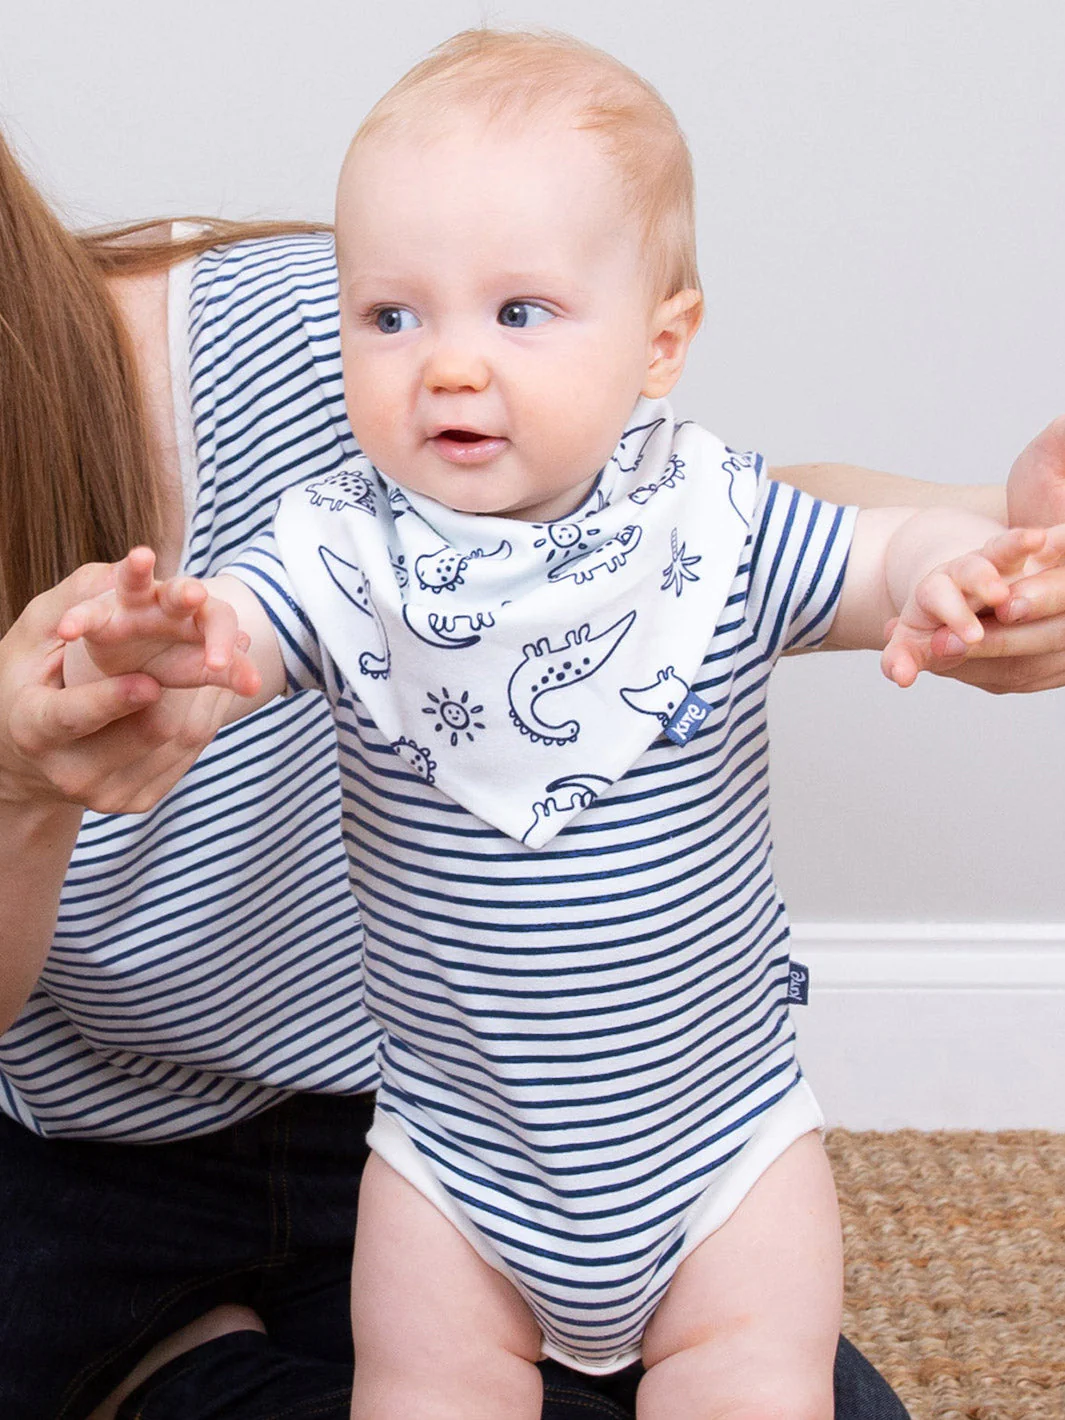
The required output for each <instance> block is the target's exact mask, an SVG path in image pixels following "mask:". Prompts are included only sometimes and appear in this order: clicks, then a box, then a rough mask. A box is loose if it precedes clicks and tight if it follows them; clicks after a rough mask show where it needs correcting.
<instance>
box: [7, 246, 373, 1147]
mask: <svg viewBox="0 0 1065 1420" xmlns="http://www.w3.org/2000/svg"><path fill="white" fill-rule="evenodd" d="M189 339H190V345H191V349H190V357H191V358H190V374H191V388H192V406H193V408H192V415H193V421H194V429H195V439H196V446H197V453H198V463H199V489H198V494H197V497H196V506H195V508H194V509H193V510H190V511H191V524H190V529H189V542H188V557H187V560H186V563H185V566H186V569H187V570H188V571H189V572H191V573H194V574H197V575H204V574H210V573H212V572H214V571H215V570H216V569H217V568H219V567H221V566H223V565H224V564H225V563H226V562H228V561H230V560H231V559H232V558H233V556H234V554H235V553H236V552H238V551H239V550H240V549H241V548H242V547H243V546H244V545H245V544H246V543H247V542H249V541H251V540H252V539H254V538H255V537H256V536H257V535H258V534H260V533H261V532H262V531H263V529H264V528H266V527H268V526H269V523H270V520H271V517H272V514H273V511H274V506H275V504H276V501H277V499H278V497H279V496H280V494H281V493H282V492H283V491H284V489H285V488H286V487H287V486H288V485H289V484H291V483H293V482H295V481H302V480H303V479H305V478H307V477H310V476H311V475H312V474H315V473H320V472H323V471H328V470H331V469H334V468H336V467H338V466H339V465H340V464H341V463H342V462H343V461H344V460H345V459H346V458H349V457H350V456H351V453H352V450H353V447H354V445H353V443H352V440H351V433H350V430H349V429H348V426H347V421H346V418H345V414H344V404H343V391H342V387H341V379H340V344H339V334H338V329H337V297H336V270H335V264H334V258H333V247H332V241H331V239H330V238H328V237H317V236H312V237H301V238H287V239H284V240H279V239H275V240H271V241H260V242H252V243H241V244H238V245H235V246H230V247H226V248H222V249H219V250H216V251H213V252H209V253H208V254H207V255H205V256H204V257H202V258H200V260H199V261H198V262H197V263H196V266H195V269H194V272H193V278H192V288H191V298H190V309H189ZM335 757H336V752H335V738H334V733H333V726H332V718H331V716H330V714H329V710H328V707H327V706H326V704H325V701H324V700H323V698H322V697H321V696H320V695H318V694H315V693H313V692H309V693H307V694H304V695H297V696H294V697H292V698H290V699H288V700H285V701H276V702H275V703H274V704H273V705H270V706H268V707H267V708H266V709H264V710H263V711H261V712H260V713H259V714H257V715H255V716H253V717H251V718H250V719H248V720H245V721H243V722H242V723H240V724H237V725H234V726H231V727H229V728H228V729H226V730H224V731H223V732H222V733H221V735H220V736H219V737H218V739H217V741H216V742H215V743H214V744H213V745H212V746H211V747H210V748H209V749H208V751H207V752H206V754H205V755H204V756H203V758H202V759H201V760H200V761H199V763H198V764H197V765H196V766H195V767H194V768H193V769H192V771H191V772H190V773H189V774H188V775H186V777H185V778H184V779H183V780H182V782H181V783H180V784H179V785H178V786H177V787H176V788H175V789H174V790H173V791H172V792H171V793H170V794H169V795H168V796H167V797H166V799H165V800H164V801H163V802H162V803H161V804H160V805H159V806H158V807H157V808H156V809H155V810H154V811H153V812H152V813H150V814H147V815H145V816H138V817H133V816H126V815H121V816H119V815H109V816H101V815H98V814H93V813H88V814H86V816H85V821H84V827H83V829H82V832H81V835H80V837H79V839H78V843H77V847H76V850H75V853H74V858H73V862H72V864H71V868H70V873H69V876H68V879H67V882H66V885H65V888H64V891H63V897H62V904H61V908H60V917H59V924H58V929H57V932H56V937H55V943H54V946H53V948H52V951H51V954H50V955H49V958H48V961H47V964H46V967H45V971H44V973H43V975H42V977H41V981H40V984H39V986H38V988H37V990H36V991H35V992H34V994H33V996H32V997H31V999H30V1001H29V1002H28V1004H27V1005H26V1007H25V1009H24V1010H23V1012H22V1014H21V1016H20V1018H19V1020H18V1021H17V1022H16V1023H15V1025H14V1026H12V1028H11V1029H10V1030H9V1031H8V1032H7V1034H6V1035H5V1036H4V1037H3V1040H2V1042H0V1106H2V1107H3V1108H4V1109H5V1110H6V1112H7V1113H9V1114H10V1115H12V1116H13V1117H14V1118H16V1119H18V1120H21V1121H22V1122H23V1123H24V1124H26V1125H27V1126H28V1127H29V1128H31V1129H34V1130H36V1131H38V1132H39V1133H42V1134H55V1135H66V1136H84V1137H108V1138H115V1139H131V1140H152V1139H164V1138H173V1137H176V1136H179V1135H184V1134H192V1133H198V1132H203V1131H207V1130H211V1129H217V1128H220V1127H222V1126H224V1125H225V1124H228V1123H230V1122H231V1121H233V1120H235V1119H239V1118H241V1117H243V1116H246V1115H249V1114H251V1113H254V1112H255V1111H256V1110H258V1109H261V1108H263V1107H264V1106H265V1105H267V1104H269V1103H270V1102H271V1101H272V1100H274V1099H276V1098H277V1097H278V1094H279V1092H281V1091H288V1090H294V1089H301V1090H322V1091H335V1092H344V1093H347V1092H354V1091H359V1090H363V1089H367V1088H371V1087H372V1086H373V1085H374V1084H375V1082H376V1072H375V1065H374V1049H375V1044H376V1032H375V1031H374V1030H373V1028H372V1027H371V1026H370V1024H369V1022H368V1020H367V1017H366V1015H365V1011H364V1009H363V1007H362V983H361V947H362V943H361V932H360V928H359V924H358V918H357V914H356V912H355V910H354V907H353V904H352V901H351V897H350V893H349V889H348V885H347V874H346V865H345V861H344V853H343V848H342V846H341V842H340V837H339V834H338V832H337V814H338V812H339V794H338V788H337V777H336V763H335Z"/></svg>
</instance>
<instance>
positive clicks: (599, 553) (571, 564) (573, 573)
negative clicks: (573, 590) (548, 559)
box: [547, 523, 641, 585]
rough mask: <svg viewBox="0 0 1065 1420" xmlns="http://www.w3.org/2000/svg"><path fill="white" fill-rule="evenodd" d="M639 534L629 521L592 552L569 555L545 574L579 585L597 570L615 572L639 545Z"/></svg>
mask: <svg viewBox="0 0 1065 1420" xmlns="http://www.w3.org/2000/svg"><path fill="white" fill-rule="evenodd" d="M640 536H641V534H640V529H639V528H638V527H636V526H634V525H633V524H631V523H630V524H629V526H628V527H627V528H622V529H621V531H620V532H619V533H618V534H617V536H616V537H612V538H608V539H607V541H606V542H604V543H601V544H600V546H599V547H597V548H596V549H595V551H594V552H585V553H582V554H581V556H580V557H571V558H570V559H569V560H568V561H567V562H563V563H561V564H560V565H559V566H558V567H554V568H552V570H551V571H550V572H548V574H547V576H548V580H549V581H552V582H560V581H562V580H563V579H565V578H571V579H572V580H573V581H574V582H576V583H577V584H578V585H579V584H580V583H581V582H590V581H591V580H592V578H593V577H594V576H595V574H596V573H597V572H616V571H618V569H619V568H621V567H624V565H625V563H626V562H627V561H628V559H629V554H630V553H631V552H633V551H634V550H635V548H636V547H637V546H638V545H639V541H640Z"/></svg>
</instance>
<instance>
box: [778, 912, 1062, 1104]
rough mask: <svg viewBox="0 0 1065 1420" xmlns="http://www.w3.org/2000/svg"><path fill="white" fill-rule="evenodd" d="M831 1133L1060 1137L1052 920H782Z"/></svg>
mask: <svg viewBox="0 0 1065 1420" xmlns="http://www.w3.org/2000/svg"><path fill="white" fill-rule="evenodd" d="M792 947H793V955H794V956H795V958H796V959H797V960H799V961H801V962H804V963H805V964H806V966H808V967H809V969H810V1003H809V1005H808V1006H800V1007H796V1008H794V1010H793V1012H792V1017H793V1019H794V1021H795V1025H796V1029H797V1031H798V1034H799V1054H800V1059H801V1060H802V1064H803V1069H804V1070H805V1072H806V1074H807V1076H808V1078H809V1080H810V1082H811V1084H812V1085H813V1087H814V1090H815V1091H816V1093H817V1096H818V1098H819V1099H820V1101H821V1105H822V1108H823V1109H824V1111H825V1114H826V1116H827V1118H828V1122H829V1124H830V1125H833V1124H836V1125H843V1126H845V1127H847V1128H849V1129H903V1128H914V1129H1054V1130H1065V923H1016V924H1014V923H960V924H959V923H912V924H911V923H904V922H903V923H872V924H864V923H811V922H807V923H801V922H800V923H795V924H794V925H793V927H792Z"/></svg>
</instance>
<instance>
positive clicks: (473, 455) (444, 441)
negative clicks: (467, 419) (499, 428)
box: [430, 429, 507, 464]
mask: <svg viewBox="0 0 1065 1420" xmlns="http://www.w3.org/2000/svg"><path fill="white" fill-rule="evenodd" d="M430 443H431V444H432V445H433V447H434V448H435V449H436V451H437V452H438V453H439V454H440V455H441V457H442V458H445V459H447V460H448V462H449V463H462V464H472V463H487V462H488V461H489V460H490V459H493V458H495V456H496V454H498V453H501V452H502V450H503V449H504V448H505V447H506V443H507V441H506V439H504V438H502V437H500V436H499V435H498V434H483V433H481V432H480V430H477V429H441V430H440V432H439V433H438V434H434V435H433V436H432V438H431V440H430Z"/></svg>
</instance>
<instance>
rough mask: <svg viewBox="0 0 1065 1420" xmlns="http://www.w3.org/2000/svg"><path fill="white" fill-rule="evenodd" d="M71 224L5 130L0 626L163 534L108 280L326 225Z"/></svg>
mask: <svg viewBox="0 0 1065 1420" xmlns="http://www.w3.org/2000/svg"><path fill="white" fill-rule="evenodd" d="M192 220H193V221H195V222H196V223H197V227H198V230H197V232H196V234H195V235H193V236H189V237H184V238H181V239H179V240H176V241H171V240H169V238H168V237H167V236H166V235H165V234H166V233H168V232H169V226H168V225H167V224H165V223H161V222H159V221H158V220H155V221H149V222H138V223H134V224H133V225H131V226H125V227H116V228H109V229H106V230H98V231H92V232H83V233H74V232H70V231H68V230H67V229H66V227H64V225H63V224H62V222H60V221H59V219H58V218H57V216H56V215H55V213H54V212H53V211H52V210H51V208H50V207H49V206H48V204H47V203H46V202H45V200H44V198H43V197H42V196H41V194H40V193H39V192H38V191H37V190H36V188H35V187H34V186H33V184H32V183H31V182H30V180H29V178H28V177H27V176H26V174H25V173H24V172H23V170H22V168H21V167H20V166H19V164H18V162H17V161H16V159H15V156H14V154H13V153H12V151H11V149H10V148H9V147H8V146H7V144H6V143H5V142H4V140H3V137H2V136H0V490H2V494H0V634H2V633H3V632H5V631H6V630H7V629H8V627H9V626H10V625H11V623H12V622H13V621H14V620H15V618H16V617H17V616H18V615H19V613H20V611H21V610H22V608H23V607H24V606H25V605H26V603H27V602H28V601H29V600H30V599H31V598H32V597H34V596H36V595H37V593H38V592H41V591H44V590H45V589H46V588H47V587H50V586H52V585H54V584H55V583H56V582H58V581H60V580H61V579H62V578H63V577H65V576H66V575H67V574H68V573H69V572H72V571H73V570H74V568H75V567H77V566H79V565H80V564H81V563H83V562H113V561H115V560H116V559H117V558H119V557H121V556H122V555H123V554H124V553H125V552H126V551H127V550H128V549H129V548H130V547H131V546H133V545H134V544H136V543H140V542H147V543H156V542H157V541H158V535H159V530H160V520H161V499H160V496H159V479H158V474H157V470H156V469H155V468H154V466H153V458H152V453H151V442H150V438H149V431H148V425H147V419H146V416H145V411H144V404H143V399H142V396H141V390H140V385H139V381H138V377H137V369H136V365H135V362H134V359H133V354H132V350H131V347H130V342H129V338H128V334H127V332H126V330H125V328H124V325H123V323H122V321H121V320H120V318H119V315H118V312H117V309H116V307H115V304H114V301H113V300H112V298H111V295H110V292H109V290H108V286H107V278H108V277H112V276H117V275H122V274H128V275H135V274H138V273H145V272H150V271H159V270H163V269H166V268H167V267H169V266H171V265H172V264H173V263H174V262H177V261H182V260H184V259H185V258H187V257H191V256H196V255H198V254H199V253H200V252H203V251H207V250H208V249H209V248H211V247H214V246H218V245H220V244H221V243H225V242H234V241H241V240H244V239H246V238H249V237H268V236H283V235H288V234H292V233H303V232H309V231H323V230H328V229H327V228H325V227H324V226H323V225H322V224H315V223H301V222H226V221H219V220H214V219H209V218H193V219H192Z"/></svg>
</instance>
